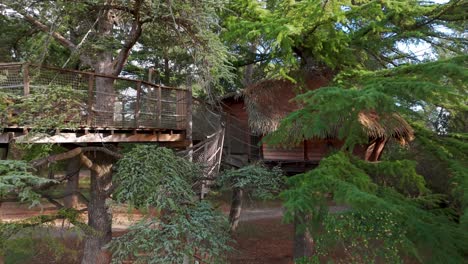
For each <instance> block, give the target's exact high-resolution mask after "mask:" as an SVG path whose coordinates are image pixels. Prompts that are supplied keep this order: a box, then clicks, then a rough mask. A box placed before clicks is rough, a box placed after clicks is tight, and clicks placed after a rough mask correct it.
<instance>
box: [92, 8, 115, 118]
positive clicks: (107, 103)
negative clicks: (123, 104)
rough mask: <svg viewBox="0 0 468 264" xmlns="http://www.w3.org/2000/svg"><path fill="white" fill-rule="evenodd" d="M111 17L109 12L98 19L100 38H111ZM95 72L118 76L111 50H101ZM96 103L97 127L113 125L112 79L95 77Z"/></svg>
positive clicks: (113, 95) (113, 90) (113, 91)
mask: <svg viewBox="0 0 468 264" xmlns="http://www.w3.org/2000/svg"><path fill="white" fill-rule="evenodd" d="M113 20H114V18H113V15H112V12H110V11H109V10H108V11H106V12H105V13H104V14H103V15H102V16H101V17H100V18H99V23H98V33H99V36H100V37H102V38H106V37H111V36H112V29H113ZM94 68H95V72H96V73H98V74H105V75H114V76H117V75H119V73H120V72H114V63H113V56H112V50H103V51H102V52H100V53H98V54H97V56H96V61H95V63H94ZM95 81H96V84H95V87H96V89H95V91H96V97H95V99H96V101H95V104H94V108H95V111H96V125H97V126H112V125H113V124H114V104H115V97H116V96H115V89H114V79H112V78H104V77H96V79H95Z"/></svg>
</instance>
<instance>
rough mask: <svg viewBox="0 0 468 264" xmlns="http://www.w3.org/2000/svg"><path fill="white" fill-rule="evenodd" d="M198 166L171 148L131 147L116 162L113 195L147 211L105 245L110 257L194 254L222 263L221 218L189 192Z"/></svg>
mask: <svg viewBox="0 0 468 264" xmlns="http://www.w3.org/2000/svg"><path fill="white" fill-rule="evenodd" d="M201 175H202V174H201V170H200V168H199V167H198V166H197V165H195V164H193V163H191V162H189V161H188V160H186V159H183V158H181V157H177V156H176V155H175V154H174V153H173V152H172V151H171V150H169V149H166V148H159V147H157V146H151V145H146V146H145V145H139V146H135V147H134V148H132V149H131V150H129V151H128V152H126V153H125V155H124V157H123V158H122V159H121V160H119V161H118V163H117V173H116V174H115V176H114V177H115V178H114V179H115V182H114V184H117V185H118V187H117V189H116V190H115V193H114V196H113V198H114V199H115V200H117V201H118V202H127V203H129V204H130V205H131V206H135V207H137V208H140V209H148V208H156V209H157V210H156V211H157V212H156V213H154V212H152V211H151V210H144V211H146V212H147V215H146V216H145V217H144V218H143V219H142V220H141V221H139V222H138V223H137V224H136V225H134V226H132V227H130V230H129V232H128V233H126V234H125V235H123V236H121V237H118V238H115V239H114V240H113V241H112V242H111V244H110V245H109V247H110V249H111V250H112V252H113V257H114V258H113V261H114V262H115V263H121V262H122V261H124V260H129V259H130V260H134V261H135V262H136V263H168V264H169V263H182V262H183V259H184V257H188V258H192V257H193V256H194V255H195V254H199V255H201V256H208V257H209V259H208V261H209V263H223V259H224V257H225V256H224V255H223V253H224V252H225V251H226V250H229V246H228V242H229V241H230V240H229V235H228V233H227V230H228V226H227V221H226V218H225V217H224V216H223V215H222V214H221V213H219V212H215V211H214V209H213V208H212V207H211V205H209V204H208V202H204V201H203V202H200V201H198V199H197V196H196V193H195V191H194V190H192V188H191V186H192V184H193V182H194V181H195V180H196V179H197V178H198V177H201Z"/></svg>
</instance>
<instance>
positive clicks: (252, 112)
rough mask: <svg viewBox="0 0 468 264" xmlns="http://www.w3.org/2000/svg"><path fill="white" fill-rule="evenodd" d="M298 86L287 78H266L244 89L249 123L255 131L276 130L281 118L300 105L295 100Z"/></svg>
mask: <svg viewBox="0 0 468 264" xmlns="http://www.w3.org/2000/svg"><path fill="white" fill-rule="evenodd" d="M297 89H298V86H297V85H295V84H293V83H292V82H290V81H287V80H266V81H262V82H259V83H257V84H254V85H251V86H249V87H247V88H246V89H244V100H245V107H246V109H247V113H248V115H249V124H250V127H251V129H252V131H253V132H254V133H257V134H268V133H270V132H272V131H275V130H276V129H277V128H278V126H279V124H280V122H281V120H282V119H283V118H284V117H285V116H286V115H288V114H289V113H291V112H293V111H295V110H297V109H299V108H300V106H299V105H298V104H297V103H296V102H293V101H292V99H293V98H295V97H296V93H295V90H297Z"/></svg>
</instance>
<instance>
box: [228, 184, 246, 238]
mask: <svg viewBox="0 0 468 264" xmlns="http://www.w3.org/2000/svg"><path fill="white" fill-rule="evenodd" d="M243 194H244V191H243V190H242V189H241V188H234V190H233V191H232V201H231V212H230V213H229V224H230V231H231V232H234V231H236V229H237V226H238V225H239V220H240V214H241V210H242V196H243Z"/></svg>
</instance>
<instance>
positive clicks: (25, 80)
mask: <svg viewBox="0 0 468 264" xmlns="http://www.w3.org/2000/svg"><path fill="white" fill-rule="evenodd" d="M23 85H24V88H23V89H24V90H23V92H24V96H28V95H29V93H30V90H29V63H25V64H23Z"/></svg>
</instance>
